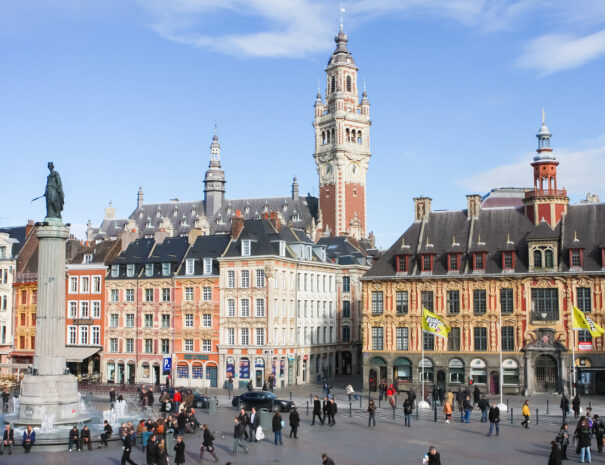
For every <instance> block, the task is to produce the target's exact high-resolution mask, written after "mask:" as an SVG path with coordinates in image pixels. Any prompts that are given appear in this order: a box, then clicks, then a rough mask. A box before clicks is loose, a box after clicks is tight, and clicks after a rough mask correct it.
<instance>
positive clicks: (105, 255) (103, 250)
mask: <svg viewBox="0 0 605 465" xmlns="http://www.w3.org/2000/svg"><path fill="white" fill-rule="evenodd" d="M121 243H122V242H121V240H120V239H117V240H105V241H100V242H98V243H96V244H93V245H90V246H88V247H86V248H84V249H82V250H80V251H79V252H78V253H77V254H76V255H75V256H74V257H73V258H72V259H71V260H70V261H69V263H71V264H74V265H75V264H80V263H84V256H85V255H92V261H91V262H90V263H94V264H103V265H106V264H108V263H110V262H112V261H113V260H114V259H115V258H116V257H117V256H118V255H119V253H120V247H121Z"/></svg>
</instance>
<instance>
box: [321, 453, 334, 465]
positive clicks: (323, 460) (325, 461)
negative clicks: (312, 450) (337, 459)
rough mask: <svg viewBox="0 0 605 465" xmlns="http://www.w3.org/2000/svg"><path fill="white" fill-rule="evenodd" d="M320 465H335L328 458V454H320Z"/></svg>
mask: <svg viewBox="0 0 605 465" xmlns="http://www.w3.org/2000/svg"><path fill="white" fill-rule="evenodd" d="M321 463H322V465H335V463H334V460H332V459H331V458H330V457H328V454H321Z"/></svg>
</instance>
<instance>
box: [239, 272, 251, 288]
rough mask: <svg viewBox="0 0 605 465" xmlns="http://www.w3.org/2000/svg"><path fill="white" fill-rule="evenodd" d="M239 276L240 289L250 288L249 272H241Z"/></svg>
mask: <svg viewBox="0 0 605 465" xmlns="http://www.w3.org/2000/svg"><path fill="white" fill-rule="evenodd" d="M240 276H241V283H242V284H241V287H250V271H249V270H242V271H241V273H240Z"/></svg>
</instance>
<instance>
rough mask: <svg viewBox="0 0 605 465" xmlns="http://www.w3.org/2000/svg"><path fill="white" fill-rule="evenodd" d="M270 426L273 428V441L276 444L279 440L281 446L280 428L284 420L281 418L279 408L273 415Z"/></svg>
mask: <svg viewBox="0 0 605 465" xmlns="http://www.w3.org/2000/svg"><path fill="white" fill-rule="evenodd" d="M271 426H272V429H273V443H274V444H275V445H276V446H277V442H278V441H279V445H280V446H283V445H284V443H283V442H282V439H281V429H282V428H283V427H284V422H283V420H282V419H281V414H280V413H279V410H277V411H276V412H275V414H274V415H273V420H272V421H271Z"/></svg>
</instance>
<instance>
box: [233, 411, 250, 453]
mask: <svg viewBox="0 0 605 465" xmlns="http://www.w3.org/2000/svg"><path fill="white" fill-rule="evenodd" d="M233 423H234V424H235V425H234V427H233V451H232V452H231V455H236V454H237V449H238V448H241V449H243V450H244V452H245V453H246V454H247V453H248V449H247V448H246V447H245V446H244V443H243V442H242V437H243V434H242V429H241V427H240V425H239V420H238V419H237V418H234V419H233Z"/></svg>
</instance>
